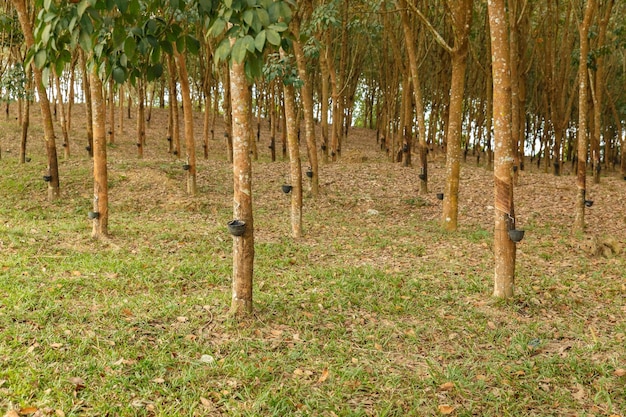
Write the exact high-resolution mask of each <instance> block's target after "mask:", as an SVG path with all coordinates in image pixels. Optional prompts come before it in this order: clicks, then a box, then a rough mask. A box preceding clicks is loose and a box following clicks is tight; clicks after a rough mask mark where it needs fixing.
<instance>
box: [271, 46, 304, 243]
mask: <svg viewBox="0 0 626 417" xmlns="http://www.w3.org/2000/svg"><path fill="white" fill-rule="evenodd" d="M267 61H268V62H267V63H266V64H265V67H264V69H263V72H264V74H265V79H266V80H268V81H269V82H272V81H274V80H276V79H278V80H279V81H282V85H283V104H284V108H285V128H286V133H287V149H288V152H289V176H290V180H291V191H290V195H291V234H292V236H293V237H294V238H300V237H302V166H301V161H300V146H299V144H298V124H297V120H296V117H297V116H296V93H295V89H296V87H298V88H302V85H303V82H302V80H301V79H300V78H299V73H300V72H299V71H298V69H297V68H296V64H295V62H294V57H293V55H288V54H287V53H286V52H285V50H284V49H282V48H281V50H280V54H271V55H270V56H269V58H268V60H267Z"/></svg>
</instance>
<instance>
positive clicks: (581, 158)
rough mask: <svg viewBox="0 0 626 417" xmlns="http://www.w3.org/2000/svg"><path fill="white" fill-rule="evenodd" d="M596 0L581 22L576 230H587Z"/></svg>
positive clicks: (587, 6)
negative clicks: (590, 67) (591, 39)
mask: <svg viewBox="0 0 626 417" xmlns="http://www.w3.org/2000/svg"><path fill="white" fill-rule="evenodd" d="M595 4H596V0H588V1H587V5H586V6H585V17H584V18H583V21H582V22H581V24H580V28H579V31H580V63H579V67H578V132H577V134H578V164H577V176H576V188H577V190H576V211H575V217H574V231H578V232H582V231H584V230H585V199H586V191H587V190H586V188H587V184H586V183H587V147H588V146H587V145H588V139H587V90H588V88H589V84H588V80H589V76H588V74H587V55H588V54H589V29H590V28H591V20H592V18H593V12H594V10H595Z"/></svg>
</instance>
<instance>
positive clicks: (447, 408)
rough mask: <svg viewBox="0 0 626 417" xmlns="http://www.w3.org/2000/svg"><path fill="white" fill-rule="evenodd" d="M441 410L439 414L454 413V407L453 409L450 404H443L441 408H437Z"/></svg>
mask: <svg viewBox="0 0 626 417" xmlns="http://www.w3.org/2000/svg"><path fill="white" fill-rule="evenodd" d="M437 408H438V409H439V412H440V413H441V414H446V415H447V414H452V413H453V412H454V407H452V406H451V405H448V404H441V405H440V406H439V407H437Z"/></svg>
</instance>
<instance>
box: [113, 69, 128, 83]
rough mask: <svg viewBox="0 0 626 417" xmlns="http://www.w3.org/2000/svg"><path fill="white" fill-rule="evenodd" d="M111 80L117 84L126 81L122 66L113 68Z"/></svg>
mask: <svg viewBox="0 0 626 417" xmlns="http://www.w3.org/2000/svg"><path fill="white" fill-rule="evenodd" d="M112 75H113V80H115V82H116V83H118V84H123V83H124V81H126V71H124V68H122V67H115V68H113V74H112Z"/></svg>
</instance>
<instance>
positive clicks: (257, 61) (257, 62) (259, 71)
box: [244, 55, 263, 81]
mask: <svg viewBox="0 0 626 417" xmlns="http://www.w3.org/2000/svg"><path fill="white" fill-rule="evenodd" d="M244 69H245V71H246V77H248V81H252V80H253V79H255V78H259V77H260V76H261V75H263V58H261V57H257V56H254V55H253V56H251V57H250V58H248V59H247V60H246V63H245V65H244Z"/></svg>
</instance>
